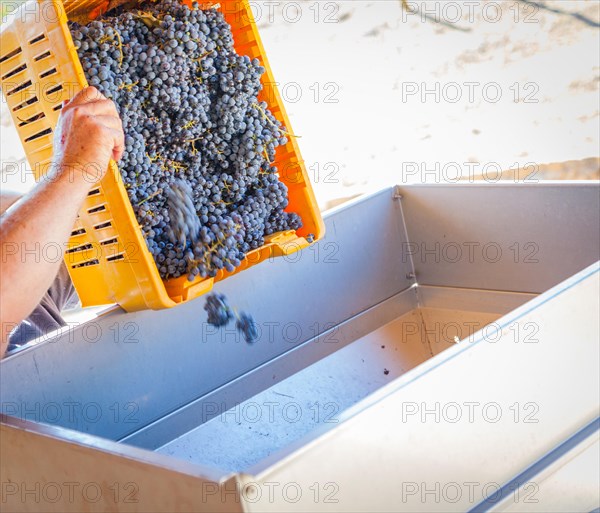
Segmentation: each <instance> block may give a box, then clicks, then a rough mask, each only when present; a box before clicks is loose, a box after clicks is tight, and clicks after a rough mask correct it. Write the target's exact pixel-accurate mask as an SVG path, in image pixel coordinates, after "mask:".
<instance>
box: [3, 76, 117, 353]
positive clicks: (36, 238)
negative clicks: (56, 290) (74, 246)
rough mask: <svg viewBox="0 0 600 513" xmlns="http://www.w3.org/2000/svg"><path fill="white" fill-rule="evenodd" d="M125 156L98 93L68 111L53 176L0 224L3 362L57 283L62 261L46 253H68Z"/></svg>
mask: <svg viewBox="0 0 600 513" xmlns="http://www.w3.org/2000/svg"><path fill="white" fill-rule="evenodd" d="M122 154H123V127H122V124H121V121H120V119H119V116H118V114H117V110H116V107H115V105H114V104H113V102H112V101H110V100H107V99H106V98H105V97H104V96H102V95H101V94H100V93H99V92H98V91H97V90H96V89H94V88H93V87H90V88H87V89H85V90H84V91H82V92H81V93H79V94H78V95H77V96H75V98H73V100H71V102H69V103H68V104H67V105H65V106H64V107H63V110H62V112H61V117H60V119H59V122H58V126H57V130H56V132H55V134H54V159H53V164H52V167H51V170H50V171H49V173H48V175H47V176H46V177H45V178H44V179H42V180H41V181H40V182H39V183H38V184H37V185H36V187H35V188H34V189H33V190H32V191H31V192H30V193H29V194H27V195H26V196H25V197H24V198H23V199H22V200H21V201H19V202H18V203H16V204H15V205H13V207H12V208H10V209H9V210H8V211H7V212H6V213H5V214H4V215H3V216H2V218H1V219H0V254H1V258H2V260H1V266H0V326H1V328H2V339H1V346H0V356H2V355H4V352H5V351H6V347H7V345H8V335H9V333H10V331H11V330H12V329H13V328H14V327H15V326H17V325H18V324H19V323H20V322H21V321H23V319H25V318H26V317H27V316H28V315H29V314H30V313H31V312H32V311H33V309H34V308H35V307H36V306H37V304H38V303H39V301H40V300H41V298H42V297H43V295H44V294H45V293H46V291H47V290H48V288H49V287H50V285H51V284H52V281H53V280H54V278H55V277H56V274H57V273H58V270H59V267H60V262H61V260H60V259H55V258H53V259H51V260H50V261H47V260H45V259H44V258H43V256H44V254H45V248H47V247H50V246H52V247H57V246H60V247H61V248H63V251H64V248H65V247H66V243H67V241H68V239H69V236H70V234H71V229H72V228H73V225H74V223H75V218H76V217H77V212H78V211H79V208H80V206H81V204H82V203H83V201H84V199H85V198H86V196H87V193H88V190H89V188H90V187H91V185H92V184H93V183H95V182H97V181H98V180H100V179H101V178H102V176H103V175H104V173H105V172H106V169H107V168H108V164H109V161H110V159H111V158H113V159H114V160H119V159H120V158H121V156H122Z"/></svg>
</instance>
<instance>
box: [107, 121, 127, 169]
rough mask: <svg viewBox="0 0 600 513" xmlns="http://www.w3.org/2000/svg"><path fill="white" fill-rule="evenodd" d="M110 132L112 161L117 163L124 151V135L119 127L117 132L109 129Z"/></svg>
mask: <svg viewBox="0 0 600 513" xmlns="http://www.w3.org/2000/svg"><path fill="white" fill-rule="evenodd" d="M110 131H111V132H112V134H113V160H114V161H115V162H118V161H119V160H121V157H122V156H123V152H124V151H125V135H124V134H123V129H122V128H120V127H119V129H118V130H115V129H114V128H111V129H110Z"/></svg>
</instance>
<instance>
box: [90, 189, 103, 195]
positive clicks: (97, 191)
mask: <svg viewBox="0 0 600 513" xmlns="http://www.w3.org/2000/svg"><path fill="white" fill-rule="evenodd" d="M98 194H100V189H99V188H96V189H92V190H91V191H90V192H88V196H97V195H98Z"/></svg>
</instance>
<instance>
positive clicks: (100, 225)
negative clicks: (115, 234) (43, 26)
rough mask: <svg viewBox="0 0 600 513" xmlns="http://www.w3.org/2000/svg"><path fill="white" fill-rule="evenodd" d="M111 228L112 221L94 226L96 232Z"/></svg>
mask: <svg viewBox="0 0 600 513" xmlns="http://www.w3.org/2000/svg"><path fill="white" fill-rule="evenodd" d="M109 226H112V223H111V222H110V221H106V222H105V223H100V224H97V225H96V226H94V230H102V229H104V228H108V227H109Z"/></svg>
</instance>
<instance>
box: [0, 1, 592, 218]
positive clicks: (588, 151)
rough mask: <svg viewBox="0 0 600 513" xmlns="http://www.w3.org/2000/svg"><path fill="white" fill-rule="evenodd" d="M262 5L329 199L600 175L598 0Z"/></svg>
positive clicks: (281, 75)
mask: <svg viewBox="0 0 600 513" xmlns="http://www.w3.org/2000/svg"><path fill="white" fill-rule="evenodd" d="M14 3H15V2H3V6H4V8H6V6H7V5H14ZM251 4H252V6H253V10H254V14H255V17H256V20H257V24H258V26H259V28H260V33H261V34H262V37H263V42H264V44H265V47H266V51H267V55H268V56H269V59H270V62H271V65H272V68H273V71H274V74H275V77H276V80H277V81H278V82H279V89H280V91H281V92H282V95H283V97H284V100H285V102H286V105H287V110H288V114H289V116H290V118H291V123H292V128H293V131H294V133H295V134H297V135H298V136H300V139H299V143H300V148H301V150H302V153H303V156H304V158H305V160H306V164H307V168H308V170H309V175H310V176H311V179H312V181H313V184H314V188H315V191H316V194H317V197H318V200H319V204H320V206H321V208H326V207H328V206H332V205H335V204H337V203H339V202H341V201H343V200H345V199H348V198H351V197H353V196H355V195H358V194H361V193H364V192H367V191H371V190H374V189H377V188H381V187H383V186H385V185H389V184H393V183H400V184H401V183H412V182H422V181H427V182H433V181H446V182H448V181H456V180H458V178H459V176H460V177H462V178H463V179H470V178H471V179H472V178H474V177H476V176H481V175H483V178H484V179H487V180H488V181H495V180H497V179H498V178H499V176H500V175H499V171H500V170H505V171H506V172H505V173H504V178H512V177H514V176H515V173H514V171H515V170H517V169H518V170H520V171H519V172H518V173H517V175H518V176H519V177H520V178H521V179H524V178H526V179H527V180H528V181H537V180H541V179H562V178H571V179H573V178H576V179H582V178H583V179H591V178H594V179H595V178H598V176H599V173H598V170H599V160H598V156H599V155H600V151H599V149H598V148H599V123H600V119H599V115H600V103H599V102H600V100H599V94H598V84H599V80H600V77H599V76H600V35H599V34H600V33H599V27H600V25H599V22H600V2H598V1H596V0H587V1H585V0H584V1H575V0H569V1H544V2H541V1H540V2H533V1H512V0H506V1H502V2H494V1H491V0H486V1H482V2H464V1H452V0H444V1H440V2H436V1H427V2H422V1H402V0H376V1H370V2H368V1H341V2H330V1H327V0H324V1H320V2H315V1H314V0H300V1H289V2H288V1H286V2H284V1H279V2H277V1H275V2H264V1H258V2H255V1H252V2H251ZM1 119H2V134H1V135H2V136H1V141H2V143H1V148H0V150H1V158H2V161H3V164H4V165H6V163H7V162H14V161H18V160H20V159H23V158H24V154H23V151H22V148H21V145H20V143H19V140H18V136H17V135H16V132H15V131H14V129H13V127H12V121H11V119H10V116H9V115H8V112H7V110H6V109H5V104H4V102H3V105H2V118H1ZM511 170H512V171H511ZM2 186H3V187H7V188H17V189H20V190H26V189H27V188H28V187H30V186H31V179H30V177H29V179H27V180H23V179H21V178H18V177H15V176H11V177H4V179H3V181H2Z"/></svg>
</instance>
